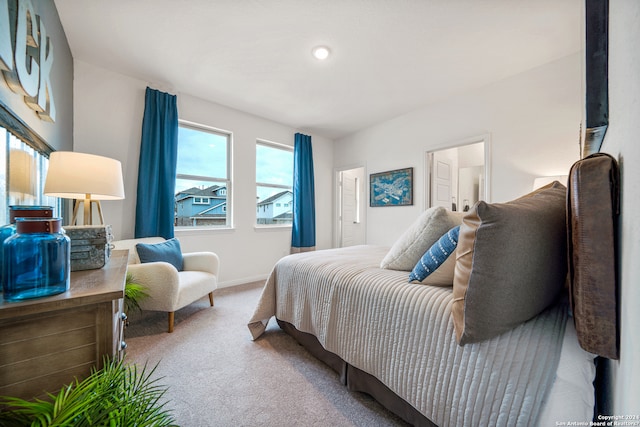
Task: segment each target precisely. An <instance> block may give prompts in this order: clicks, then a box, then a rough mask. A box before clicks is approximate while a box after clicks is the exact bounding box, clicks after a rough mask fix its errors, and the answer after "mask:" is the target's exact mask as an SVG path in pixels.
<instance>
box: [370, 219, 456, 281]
mask: <svg viewBox="0 0 640 427" xmlns="http://www.w3.org/2000/svg"><path fill="white" fill-rule="evenodd" d="M464 214H465V213H464V212H451V211H449V210H447V209H445V208H444V207H442V206H436V207H433V208H429V209H427V210H426V211H424V212H423V213H422V214H421V215H420V216H419V217H418V219H417V220H416V221H415V222H414V223H413V224H411V226H410V227H409V228H408V229H407V230H406V231H405V232H404V233H402V235H401V236H400V238H399V239H398V240H397V241H396V242H395V243H394V244H393V246H391V249H390V250H389V252H388V253H387V255H386V256H385V257H384V258H383V259H382V262H381V263H380V268H386V269H389V270H402V271H411V270H413V267H414V266H415V265H416V263H417V262H418V261H419V260H420V258H422V255H424V253H425V252H426V251H427V250H428V249H429V248H430V247H431V246H432V245H433V244H434V243H435V242H436V241H437V240H438V239H439V238H440V237H441V236H442V235H443V234H445V233H446V232H447V231H449V230H451V229H452V228H453V227H455V226H456V225H460V224H462V217H463V216H464ZM434 273H435V272H434Z"/></svg>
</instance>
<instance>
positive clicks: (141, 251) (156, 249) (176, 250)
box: [136, 237, 183, 271]
mask: <svg viewBox="0 0 640 427" xmlns="http://www.w3.org/2000/svg"><path fill="white" fill-rule="evenodd" d="M136 252H138V256H139V257H140V262H142V263H145V262H157V261H164V262H168V263H169V264H171V265H173V266H174V267H175V268H176V269H177V270H178V271H182V269H183V266H182V250H181V249H180V241H179V240H178V239H176V238H175V237H174V238H173V239H169V240H165V241H164V242H161V243H150V244H148V243H138V244H136Z"/></svg>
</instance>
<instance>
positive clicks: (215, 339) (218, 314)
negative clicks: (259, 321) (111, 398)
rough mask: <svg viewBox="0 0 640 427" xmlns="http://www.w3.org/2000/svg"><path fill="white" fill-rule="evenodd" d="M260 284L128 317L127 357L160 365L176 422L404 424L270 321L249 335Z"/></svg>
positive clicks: (187, 425)
mask: <svg viewBox="0 0 640 427" xmlns="http://www.w3.org/2000/svg"><path fill="white" fill-rule="evenodd" d="M261 291H262V283H251V284H247V285H241V286H234V287H230V288H224V289H219V290H217V291H216V292H214V296H215V306H214V307H210V306H209V300H208V298H206V297H205V298H202V299H200V300H198V301H196V302H195V303H193V304H191V305H189V306H187V307H185V308H184V309H182V310H179V311H178V312H176V314H175V330H174V332H173V333H171V334H169V333H167V314H166V313H161V312H152V311H144V312H142V313H132V314H130V316H129V319H130V322H129V327H128V328H127V329H126V332H125V339H126V342H127V344H128V347H127V350H126V359H125V360H126V361H127V362H128V363H136V364H137V365H138V366H142V365H144V364H145V363H147V365H148V366H150V367H153V366H155V365H156V364H157V369H156V372H155V374H154V377H156V378H160V381H159V383H160V384H162V385H164V386H166V387H167V393H166V395H165V401H166V402H167V403H166V405H167V407H168V408H170V409H171V411H172V414H173V416H174V418H175V420H176V421H177V423H178V425H180V426H182V427H210V426H222V427H227V426H229V427H231V426H234V427H235V426H282V427H287V426H334V427H336V426H367V427H369V426H407V425H408V424H407V423H405V422H404V421H402V420H401V419H400V418H398V417H397V416H395V415H394V414H392V413H390V412H389V411H387V410H386V409H384V408H383V407H382V406H380V405H379V404H378V403H377V402H376V401H375V400H373V399H372V398H371V397H370V396H368V395H366V394H364V393H357V392H350V391H348V390H347V388H346V387H345V386H344V385H343V384H341V383H340V381H339V378H338V374H337V373H336V372H334V371H333V370H332V369H330V368H329V367H328V366H326V365H325V364H324V363H322V362H320V361H318V360H317V359H315V358H314V357H313V356H311V355H310V354H309V353H308V352H307V351H306V350H305V349H304V347H302V346H300V345H299V344H298V343H297V342H296V341H295V340H294V339H293V338H291V337H290V336H289V335H287V334H286V333H284V332H283V331H282V330H281V329H280V328H279V327H278V325H277V323H276V322H275V319H271V321H270V322H269V326H268V327H267V331H266V333H265V334H264V335H263V336H262V337H261V338H259V339H258V340H256V341H252V340H251V335H250V333H249V330H248V329H247V326H246V324H247V321H248V320H249V319H250V317H251V315H252V314H253V310H254V308H255V306H256V304H257V301H258V298H259V297H260V294H261Z"/></svg>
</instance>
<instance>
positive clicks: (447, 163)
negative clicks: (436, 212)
mask: <svg viewBox="0 0 640 427" xmlns="http://www.w3.org/2000/svg"><path fill="white" fill-rule="evenodd" d="M452 170H453V163H452V161H451V159H450V158H448V157H447V156H441V155H439V153H437V152H436V153H433V157H432V167H431V173H432V177H431V178H432V179H431V206H443V207H445V208H447V209H451V208H452V203H453V197H455V196H453V191H452V182H451V174H452ZM456 203H457V204H459V203H460V201H458V200H456Z"/></svg>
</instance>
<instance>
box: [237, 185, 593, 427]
mask: <svg viewBox="0 0 640 427" xmlns="http://www.w3.org/2000/svg"><path fill="white" fill-rule="evenodd" d="M550 193H551V195H550ZM565 196H566V189H565V188H564V186H558V185H554V186H553V187H552V188H550V189H547V190H544V191H541V192H537V193H533V194H532V195H528V196H527V197H525V198H521V199H517V200H516V201H513V202H510V203H509V204H494V205H489V204H485V206H475V207H474V208H473V209H472V211H471V212H470V213H467V214H465V215H464V217H463V216H461V215H459V214H454V213H451V212H447V211H445V210H444V209H430V210H427V211H426V212H425V214H423V215H421V217H420V218H419V220H418V221H416V223H414V224H413V225H412V226H411V227H409V229H408V230H407V232H405V234H404V235H403V236H401V238H400V239H398V241H397V242H396V244H394V245H393V246H392V247H391V248H389V247H382V246H372V245H365V246H355V247H349V248H340V249H328V250H322V251H317V252H309V253H302V254H296V255H290V256H287V257H284V258H283V259H281V260H280V261H279V262H278V263H277V264H276V265H275V266H274V268H273V271H272V272H271V274H270V276H269V278H268V279H267V281H266V284H265V287H264V289H263V292H262V295H261V297H260V299H259V302H258V305H257V307H256V309H255V311H254V314H253V316H252V318H251V319H250V321H249V324H248V327H249V330H250V332H251V335H252V338H253V339H258V338H259V337H260V336H261V334H263V333H264V331H265V328H266V326H267V324H268V322H269V320H270V319H271V318H273V317H275V318H276V320H277V322H278V324H279V325H280V326H281V327H282V329H284V330H285V331H286V332H288V333H290V334H291V335H292V336H294V337H295V338H296V339H297V340H298V341H300V342H301V343H302V344H303V345H305V346H306V347H307V348H308V349H309V350H310V351H311V352H312V353H313V354H314V355H316V357H318V358H320V359H321V360H323V361H325V362H326V363H327V364H329V366H331V367H332V368H334V369H335V370H336V371H337V372H338V373H339V374H340V378H341V379H342V381H343V382H344V383H345V384H346V385H347V386H348V387H349V389H351V390H356V391H363V392H366V393H369V394H371V395H372V396H373V397H374V398H376V399H377V400H378V401H379V402H380V403H382V404H383V405H384V406H386V407H387V408H389V409H390V410H392V411H393V412H395V413H396V414H398V415H399V416H400V417H402V418H403V419H405V420H406V421H408V422H409V423H411V424H413V425H427V426H432V425H437V426H441V427H443V426H461V425H465V426H467V425H469V426H474V425H475V426H480V425H496V426H535V425H541V426H545V425H556V424H555V423H556V422H566V421H587V422H588V421H590V420H591V419H592V417H593V411H594V388H593V381H594V378H595V365H594V358H595V355H594V354H591V353H589V352H587V351H585V350H583V349H582V348H581V347H580V345H579V344H578V339H577V337H576V331H575V328H574V327H573V321H572V319H571V318H570V309H569V305H568V302H567V301H568V297H567V292H566V287H565V279H566V258H565V259H564V261H561V260H556V259H555V258H558V257H559V256H560V255H559V254H562V253H564V254H565V255H564V256H566V246H565V245H566V237H565V236H566V228H565V227H566V224H565V222H564V221H565V219H566V217H565V216H564V205H563V208H562V214H561V213H560V210H559V209H557V212H556V213H557V215H556V213H554V209H553V208H550V207H549V204H548V202H549V200H548V199H552V202H553V203H555V200H556V199H560V198H561V197H562V198H563V203H564V197H565ZM532 206H533V207H534V209H533V211H534V213H531V212H530V210H531V207H532ZM505 215H507V216H509V218H511V217H512V216H513V218H516V219H514V220H512V219H509V220H506V217H505ZM532 215H533V216H532ZM550 216H552V217H553V218H550ZM560 216H562V224H561V223H560V219H559V218H560ZM497 219H500V221H497ZM474 221H475V223H474ZM518 221H520V222H518ZM522 221H527V224H530V222H531V221H533V222H534V226H532V227H529V226H526V227H523V223H522ZM514 222H515V224H514ZM505 223H506V225H504V224H505ZM496 224H498V225H496ZM501 224H502V225H501ZM452 225H453V226H454V228H456V227H459V229H458V232H459V237H458V239H457V240H458V241H457V242H456V249H455V251H454V255H451V256H448V257H446V260H447V261H448V263H449V265H448V268H450V269H451V273H450V274H449V277H451V276H453V277H452V278H451V280H450V281H451V282H453V283H450V284H448V285H447V282H448V281H447V280H444V283H440V282H442V281H443V279H442V277H439V278H438V280H437V282H438V283H435V284H433V283H432V284H430V283H428V282H429V281H428V280H426V279H424V280H413V281H410V280H408V279H409V277H411V276H410V275H409V273H408V271H407V270H406V268H407V267H406V266H404V267H402V266H400V267H402V269H400V268H394V267H398V265H395V266H394V265H393V264H394V263H396V264H397V263H398V262H399V261H404V262H405V264H406V261H407V259H409V261H410V262H413V259H414V258H415V256H416V254H422V253H424V255H423V257H422V258H424V257H425V256H426V255H427V252H428V251H427V252H425V247H426V248H427V249H430V248H432V247H434V246H435V245H436V244H437V243H438V241H440V240H441V239H443V238H445V236H446V235H447V233H442V230H449V231H450V228H451V226H452ZM523 228H524V230H522V229H523ZM514 233H516V234H515V235H514ZM556 233H564V234H563V237H562V238H561V239H560V238H559V239H557V240H554V239H551V240H552V241H551V242H550V241H549V240H550V239H549V236H555V235H556ZM530 235H531V236H533V238H531V237H530ZM540 235H542V236H543V238H542V239H539V236H540ZM504 236H509V238H511V239H513V238H515V239H516V240H517V241H518V243H517V244H515V246H514V245H506V244H505V243H504V240H500V239H501V238H502V237H504ZM527 236H529V237H527ZM496 239H497V240H496ZM527 239H528V240H527ZM532 239H533V240H532ZM538 240H541V241H538ZM465 242H466V243H465ZM496 242H499V243H498V244H496ZM489 243H490V245H489ZM416 245H417V246H416ZM465 245H467V246H465ZM469 245H470V246H469ZM483 245H489V249H487V248H486V247H484V246H483ZM505 246H506V248H505ZM520 246H525V247H527V251H526V253H525V254H522V253H518V250H517V248H518V247H520ZM531 246H539V247H535V248H532V247H531ZM556 246H557V247H556ZM469 247H470V248H471V249H469ZM465 248H466V249H465ZM469 250H470V251H471V252H472V253H471V254H469V253H468V251H469ZM408 253H411V256H409V257H407V256H406V255H407V254H408ZM398 254H400V256H398ZM465 256H466V257H467V258H469V259H472V260H475V262H476V263H477V262H479V260H482V266H478V265H472V264H470V265H469V266H467V267H469V271H465V268H467V267H465ZM483 257H484V258H483ZM469 259H468V260H467V261H469ZM554 263H555V264H556V267H554V266H553V265H551V264H554ZM505 264H506V265H505ZM541 264H543V265H545V269H544V270H545V272H540V271H539V269H540V268H539V267H540V265H541ZM563 264H564V265H565V269H564V272H563V270H562V265H563ZM514 265H515V266H516V267H514ZM416 267H417V265H416ZM444 268H445V264H444V261H441V262H440V264H439V265H437V266H436V268H435V270H436V271H438V270H439V273H440V272H442V270H444ZM514 268H515V270H514ZM532 272H535V274H532ZM562 274H564V277H562V278H561V279H559V278H558V277H556V276H558V275H560V276H562ZM430 276H431V277H433V276H434V275H433V274H431V275H430ZM435 276H437V275H435ZM445 276H447V274H445ZM505 277H507V278H508V280H506V281H505ZM554 277H555V280H554ZM514 280H516V281H515V282H514ZM487 281H488V283H490V284H491V287H492V288H498V289H499V290H500V293H501V294H502V293H506V295H498V294H492V293H491V292H489V291H487V290H486V289H487V288H488V286H487V283H486V282H487ZM501 282H505V283H504V285H505V286H506V287H507V288H506V290H505V289H500V283H501ZM549 282H554V283H553V284H552V285H551V284H550V283H549ZM496 283H497V284H496ZM514 283H516V284H517V286H516V287H517V292H518V294H514V295H512V294H510V293H509V292H510V289H511V288H513V287H514ZM494 284H495V285H494ZM443 285H444V286H443ZM478 289H480V290H481V291H482V292H478ZM479 294H480V295H479ZM483 298H485V299H483ZM487 298H488V300H487ZM504 298H506V299H507V300H508V301H509V303H508V304H505V303H504ZM518 299H520V301H519V302H518ZM532 301H533V302H532ZM504 305H508V306H509V307H508V308H507V309H505V308H504V307H503V306H504ZM531 305H533V306H535V308H533V309H531V307H530V306H531ZM478 306H479V307H480V308H481V309H482V310H480V311H483V310H484V312H482V313H481V314H482V316H485V317H482V316H479V317H474V314H473V311H474V310H475V308H474V307H478ZM512 306H513V307H512ZM457 307H458V309H457ZM531 310H533V311H531ZM531 313H534V314H533V315H532V314H531ZM496 314H498V315H497V316H496ZM492 316H493V317H492ZM513 316H515V318H513ZM518 316H520V317H522V316H524V317H525V318H526V319H525V320H522V318H518ZM478 325H480V327H479V326H478ZM487 331H488V332H487Z"/></svg>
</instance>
